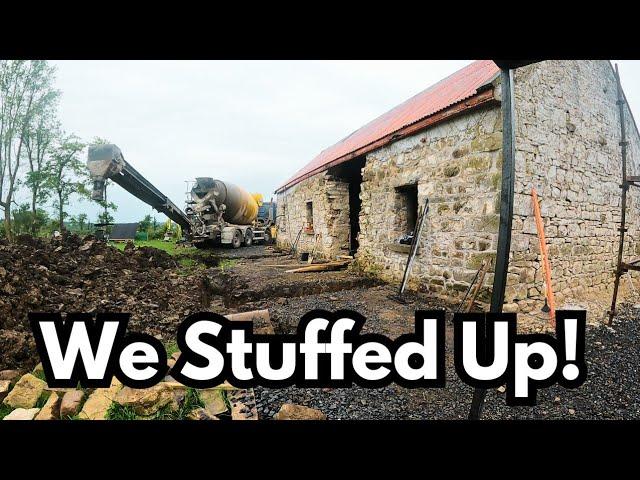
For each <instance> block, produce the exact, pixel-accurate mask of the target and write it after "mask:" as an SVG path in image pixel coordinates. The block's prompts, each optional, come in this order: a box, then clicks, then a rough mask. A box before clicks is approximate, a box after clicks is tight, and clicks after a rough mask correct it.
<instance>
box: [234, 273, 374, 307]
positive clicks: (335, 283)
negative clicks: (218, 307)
mask: <svg viewBox="0 0 640 480" xmlns="http://www.w3.org/2000/svg"><path fill="white" fill-rule="evenodd" d="M379 284H380V281H379V280H375V279H373V278H368V277H362V278H348V279H331V280H327V281H325V282H315V283H313V284H310V283H287V284H284V285H283V284H279V285H267V286H265V287H263V288H260V289H257V290H252V289H249V290H245V289H243V290H241V291H238V289H233V290H231V291H228V292H226V293H225V294H224V295H223V303H224V306H225V307H228V308H237V307H239V306H241V305H244V304H246V303H253V302H259V301H261V300H272V299H274V298H297V297H304V296H308V295H318V294H321V293H332V292H339V291H343V290H353V289H356V288H361V287H365V288H366V287H372V286H375V285H379Z"/></svg>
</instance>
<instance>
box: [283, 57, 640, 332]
mask: <svg viewBox="0 0 640 480" xmlns="http://www.w3.org/2000/svg"><path fill="white" fill-rule="evenodd" d="M514 78H515V87H514V88H515V107H516V178H515V203H514V218H513V235H512V247H511V260H510V267H509V276H508V280H507V291H506V296H505V303H506V304H505V310H506V311H515V312H519V313H520V314H524V315H521V316H520V318H521V319H522V320H523V321H522V324H523V325H524V326H526V327H532V328H533V329H538V328H543V327H544V325H546V324H547V321H546V319H547V316H546V315H545V314H543V313H542V312H541V311H540V309H541V307H542V306H543V305H544V284H543V272H542V269H541V265H540V252H539V244H538V237H537V232H536V228H535V220H534V216H533V207H532V201H531V188H532V187H535V188H536V190H537V192H538V195H539V197H540V199H541V211H542V216H543V222H544V225H545V233H546V237H547V243H548V247H549V253H550V261H551V266H552V275H553V289H554V292H555V295H556V304H557V307H558V308H561V307H570V306H580V307H588V310H589V312H590V317H591V320H601V319H602V318H603V317H604V312H605V311H606V308H608V302H609V301H610V298H611V293H612V284H613V279H614V274H613V272H614V268H615V262H616V255H617V248H618V238H619V237H618V230H617V229H618V227H619V222H620V188H619V184H620V179H621V160H620V158H621V157H620V146H619V141H620V125H619V115H618V110H617V105H616V95H617V93H616V84H615V77H614V74H613V70H612V68H611V65H610V64H609V62H606V61H545V62H541V63H537V64H534V65H530V66H528V67H524V68H520V69H518V70H516V71H515V76H514ZM495 83H496V87H497V89H496V90H497V93H496V95H497V97H498V98H499V79H498V80H496V82H495ZM623 84H624V78H623ZM625 116H626V125H627V139H628V140H629V142H630V145H629V155H628V159H629V160H628V164H629V168H628V174H630V175H640V168H639V165H638V161H639V159H640V137H639V135H638V131H637V128H636V127H635V125H634V123H633V121H632V118H631V115H630V112H629V109H628V107H626V115H625ZM501 147H502V115H501V112H500V108H499V107H498V106H494V107H487V108H484V109H482V110H477V111H472V112H470V113H467V114H466V115H463V116H460V117H458V118H454V119H451V120H449V121H446V122H444V123H441V124H437V125H435V126H433V127H431V128H429V129H427V130H425V131H423V132H420V133H418V134H416V135H413V136H411V137H408V138H405V139H402V140H399V141H396V142H394V143H392V144H390V145H388V146H385V147H383V148H380V149H378V150H375V151H374V152H371V153H369V154H368V155H367V157H366V162H365V166H364V168H363V169H362V174H363V182H362V191H361V193H360V198H361V199H362V209H361V212H360V235H359V242H360V248H359V250H358V252H357V254H356V260H357V262H356V263H357V266H359V267H360V268H362V269H363V270H365V271H367V272H370V273H372V274H375V275H376V276H378V277H381V278H382V279H385V280H388V281H391V282H395V283H399V281H400V279H401V278H402V272H403V269H404V266H405V262H406V258H407V252H406V249H405V251H399V250H402V247H398V245H397V240H398V238H399V237H400V236H401V235H402V234H404V233H406V225H405V224H406V217H407V210H406V206H405V203H404V201H403V197H402V194H401V192H400V190H399V189H398V187H403V186H406V185H411V184H415V185H417V201H418V205H419V206H420V207H422V205H424V202H425V199H426V198H428V199H429V202H430V212H429V215H428V221H427V223H426V227H425V231H424V232H423V236H422V241H421V246H420V249H419V251H418V255H417V258H416V262H415V264H414V268H413V271H412V276H411V281H410V284H409V287H410V288H416V289H421V290H427V291H429V292H432V293H434V294H439V295H443V296H446V297H448V298H449V299H455V298H456V297H457V298H459V297H460V296H461V295H462V292H463V291H465V290H466V289H467V287H468V284H469V281H471V279H472V278H473V276H474V275H475V273H476V271H477V269H478V267H479V266H480V264H481V262H482V260H483V259H484V258H489V257H490V258H494V257H495V253H496V243H497V233H498V224H499V207H500V205H499V191H500V187H501V168H502V149H501ZM639 198H640V190H638V189H635V188H632V189H631V190H630V195H629V202H628V212H627V218H628V227H629V231H628V233H627V239H628V241H627V243H626V251H625V256H626V258H630V257H633V256H640V241H639V240H640V231H639V228H640V215H639V213H640V212H639V208H638V199H639ZM309 200H311V201H313V205H314V219H313V221H314V232H315V233H319V234H320V240H321V242H320V243H319V251H320V253H323V254H324V255H325V256H326V257H335V255H337V254H340V253H345V250H344V249H343V247H346V246H347V244H348V232H349V204H348V185H347V184H346V183H342V182H340V181H339V180H337V179H336V178H333V177H331V176H330V175H328V174H327V173H326V172H325V173H321V174H318V175H315V176H313V177H311V178H310V179H307V180H305V181H303V182H301V183H299V184H297V185H296V186H294V187H292V188H290V189H288V190H287V191H285V192H284V193H281V194H279V196H278V202H279V206H284V207H285V214H284V216H282V217H280V218H279V221H278V224H279V225H280V236H279V242H280V243H288V242H290V241H293V240H294V239H295V236H296V235H297V233H298V231H299V230H300V228H302V227H303V226H304V223H305V208H306V206H305V203H306V202H307V201H309ZM282 213H283V212H282V211H280V214H282ZM314 238H315V237H314V235H311V234H304V233H303V234H302V240H301V251H310V250H311V248H312V246H313V243H312V242H313V240H314ZM492 282H493V274H492V273H490V274H489V275H487V277H486V279H485V284H484V288H483V290H482V294H481V297H480V298H481V299H485V300H488V299H489V296H490V289H491V285H492ZM591 298H597V299H598V301H600V302H601V303H600V304H598V306H597V307H595V308H594V307H593V304H590V303H588V302H589V301H590V299H591ZM585 302H586V303H585ZM594 314H595V315H594Z"/></svg>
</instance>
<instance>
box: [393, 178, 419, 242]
mask: <svg viewBox="0 0 640 480" xmlns="http://www.w3.org/2000/svg"><path fill="white" fill-rule="evenodd" d="M396 212H397V217H396V224H397V227H398V231H399V232H400V234H402V235H405V234H406V235H408V234H411V233H413V231H414V230H415V228H416V222H417V221H418V185H416V184H410V185H402V186H401V187H396Z"/></svg>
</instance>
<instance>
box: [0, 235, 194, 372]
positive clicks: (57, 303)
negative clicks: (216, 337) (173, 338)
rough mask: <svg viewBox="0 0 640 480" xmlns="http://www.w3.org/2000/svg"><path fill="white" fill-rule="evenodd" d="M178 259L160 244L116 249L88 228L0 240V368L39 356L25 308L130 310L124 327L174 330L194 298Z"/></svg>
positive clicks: (76, 310) (152, 331)
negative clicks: (87, 233)
mask: <svg viewBox="0 0 640 480" xmlns="http://www.w3.org/2000/svg"><path fill="white" fill-rule="evenodd" d="M177 267H178V265H177V263H176V261H175V260H174V259H173V257H171V255H169V254H168V253H166V252H164V251H162V250H158V249H155V248H151V247H142V248H136V249H128V250H127V252H121V251H120V250H118V249H116V248H114V247H110V246H107V245H106V244H104V243H102V242H99V241H97V240H96V239H95V238H94V237H93V236H88V237H84V238H81V237H78V236H77V235H64V236H62V237H61V238H60V239H51V240H49V239H42V238H33V237H31V236H27V235H22V236H19V237H18V238H17V239H16V242H15V243H12V244H9V243H7V242H6V241H2V240H0V370H1V369H3V368H14V367H21V366H25V365H26V366H29V365H28V364H29V363H37V355H34V353H35V351H34V349H33V341H32V335H31V332H30V328H29V326H28V318H27V314H28V312H63V313H68V312H105V311H111V312H118V311H122V312H129V313H131V314H132V318H131V322H130V330H131V329H133V330H138V331H145V332H148V333H152V334H158V333H160V334H164V333H170V334H173V330H172V329H173V324H175V322H176V321H177V319H182V318H183V317H184V316H185V315H188V314H189V313H191V312H192V311H195V310H197V308H198V306H199V304H200V290H199V288H198V287H197V286H194V285H193V280H189V279H188V278H185V277H182V276H180V275H179V272H178V270H177ZM29 358H32V361H31V362H29V361H28V360H27V359H29Z"/></svg>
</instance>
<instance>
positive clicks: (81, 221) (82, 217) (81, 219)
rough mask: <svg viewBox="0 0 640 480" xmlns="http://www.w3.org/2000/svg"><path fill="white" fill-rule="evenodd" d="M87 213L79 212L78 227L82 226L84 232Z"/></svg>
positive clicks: (81, 229)
mask: <svg viewBox="0 0 640 480" xmlns="http://www.w3.org/2000/svg"><path fill="white" fill-rule="evenodd" d="M87 218H88V216H87V214H86V213H79V214H78V227H79V228H80V231H81V232H84V227H85V225H87Z"/></svg>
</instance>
